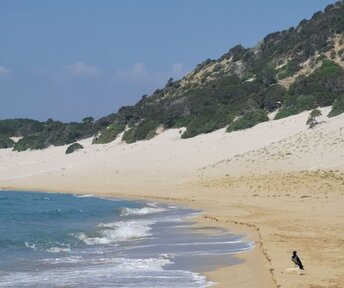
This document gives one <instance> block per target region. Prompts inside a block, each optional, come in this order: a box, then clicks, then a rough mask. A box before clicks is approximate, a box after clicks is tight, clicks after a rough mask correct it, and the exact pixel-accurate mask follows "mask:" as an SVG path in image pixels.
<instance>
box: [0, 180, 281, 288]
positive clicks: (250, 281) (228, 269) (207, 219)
mask: <svg viewBox="0 0 344 288" xmlns="http://www.w3.org/2000/svg"><path fill="white" fill-rule="evenodd" d="M1 190H6V191H23V192H41V193H61V194H75V195H83V194H90V195H94V196H95V197H109V198H118V199H122V200H134V201H135V200H138V201H147V200H151V201H156V202H159V203H162V204H174V205H179V206H185V207H187V208H191V209H199V210H201V211H202V213H203V215H202V216H199V217H196V218H194V220H195V221H196V225H197V226H200V227H209V226H210V227H221V228H224V229H226V230H227V231H228V232H230V233H233V234H235V235H241V236H243V239H244V240H245V241H249V242H254V247H252V249H251V250H248V251H243V252H237V253H234V254H233V255H234V256H235V257H236V258H237V259H240V260H243V262H242V263H237V264H234V265H230V266H224V267H219V268H217V269H215V270H213V271H206V272H202V273H200V274H201V275H204V276H206V277H207V279H208V281H210V282H213V283H214V284H213V285H212V286H211V287H214V288H227V287H243V288H251V287H252V288H253V287H262V288H263V287H265V288H270V287H271V288H272V287H277V286H276V283H275V281H274V279H273V276H272V274H270V273H267V271H270V270H267V269H266V268H268V266H269V261H268V258H267V257H266V256H267V255H265V254H264V253H263V250H262V245H263V243H262V241H261V237H260V234H259V230H257V228H256V227H254V226H252V225H249V224H246V223H237V222H236V221H226V222H222V221H220V220H218V219H217V218H215V217H211V216H208V215H206V214H207V211H206V210H204V208H203V206H202V208H201V206H199V205H197V204H198V203H197V201H195V202H194V201H192V202H191V201H186V200H185V199H171V198H164V197H154V196H149V195H141V196H137V195H122V194H117V193H115V194H114V195H109V193H102V192H98V193H95V192H94V191H93V192H92V191H72V190H71V191H61V190H59V189H57V190H55V189H50V190H46V189H40V188H37V189H36V188H24V187H20V188H16V187H1ZM259 283H260V284H259ZM238 285H239V286H238Z"/></svg>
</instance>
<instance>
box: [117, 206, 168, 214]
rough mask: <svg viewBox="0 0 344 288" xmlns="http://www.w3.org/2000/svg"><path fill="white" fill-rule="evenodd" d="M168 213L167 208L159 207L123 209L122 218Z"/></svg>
mask: <svg viewBox="0 0 344 288" xmlns="http://www.w3.org/2000/svg"><path fill="white" fill-rule="evenodd" d="M164 211H166V209H165V208H161V207H160V208H159V207H143V208H123V209H122V213H121V216H128V215H147V214H154V213H161V212H164Z"/></svg>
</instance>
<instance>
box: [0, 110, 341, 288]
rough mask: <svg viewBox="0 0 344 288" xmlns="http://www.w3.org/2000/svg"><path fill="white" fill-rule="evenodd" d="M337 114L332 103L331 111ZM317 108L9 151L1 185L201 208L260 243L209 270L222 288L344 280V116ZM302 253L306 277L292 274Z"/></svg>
mask: <svg viewBox="0 0 344 288" xmlns="http://www.w3.org/2000/svg"><path fill="white" fill-rule="evenodd" d="M322 111H323V114H324V115H327V113H328V111H329V108H324V109H322ZM308 115H309V112H304V113H301V114H299V115H296V116H292V117H289V118H286V119H281V120H278V121H270V122H266V123H262V124H259V125H257V126H255V127H254V128H251V129H248V130H245V131H239V132H233V133H225V131H224V129H221V130H218V131H215V132H213V133H210V134H206V135H200V136H198V137H195V138H192V139H186V140H182V139H180V131H179V130H178V129H172V130H168V131H165V132H163V133H161V134H160V135H158V136H157V137H155V138H154V139H152V140H150V141H142V142H139V143H134V144H130V145H128V144H124V143H121V141H120V139H117V140H116V141H114V142H112V143H110V144H105V145H91V141H92V140H91V139H86V140H83V141H80V143H81V144H82V145H84V147H85V149H83V150H80V151H78V152H75V153H73V154H69V155H65V154H64V152H65V150H66V146H63V147H50V148H48V149H45V150H43V151H27V152H20V153H17V152H12V151H10V150H9V149H4V150H0V187H2V188H3V189H28V190H43V191H59V192H61V191H65V192H73V193H92V194H98V195H109V196H119V197H127V198H149V199H152V198H154V199H157V200H160V201H169V202H174V203H179V204H183V205H188V206H190V207H194V208H200V209H202V210H204V211H205V214H204V216H203V217H202V218H201V219H200V223H201V224H202V223H205V224H206V225H220V226H224V227H227V228H229V229H230V230H232V231H233V232H236V233H241V234H245V235H246V237H247V238H248V239H251V240H254V241H255V242H256V247H255V248H254V249H253V251H251V252H248V253H243V254H240V255H238V257H242V258H243V259H245V263H243V264H240V265H237V266H233V267H223V268H221V269H218V270H217V271H211V272H208V273H206V274H207V275H208V276H209V278H210V279H212V280H213V281H215V282H218V283H219V284H218V285H217V287H254V288H259V287H262V288H269V287H312V288H320V287H336V288H339V287H344V268H343V267H344V225H343V224H344V212H343V211H344V208H343V207H344V115H340V116H337V117H334V118H330V119H328V118H326V117H322V119H321V121H322V123H321V124H319V125H317V126H316V127H315V128H314V129H307V127H306V125H305V123H306V120H307V117H308ZM293 250H297V251H298V252H299V256H300V257H301V259H302V260H303V262H304V266H305V269H306V270H305V275H297V274H287V273H286V269H287V268H290V267H293V265H292V263H291V261H290V257H291V253H292V251H293Z"/></svg>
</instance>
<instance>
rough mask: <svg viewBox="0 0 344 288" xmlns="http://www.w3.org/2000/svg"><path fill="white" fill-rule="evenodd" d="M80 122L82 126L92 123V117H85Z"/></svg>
mask: <svg viewBox="0 0 344 288" xmlns="http://www.w3.org/2000/svg"><path fill="white" fill-rule="evenodd" d="M82 122H83V123H84V124H87V123H92V122H94V118H93V117H91V116H90V117H85V118H84V119H82Z"/></svg>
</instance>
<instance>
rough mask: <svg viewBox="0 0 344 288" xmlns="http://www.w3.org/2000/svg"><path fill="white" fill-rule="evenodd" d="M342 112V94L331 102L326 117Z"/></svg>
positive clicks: (343, 110)
mask: <svg viewBox="0 0 344 288" xmlns="http://www.w3.org/2000/svg"><path fill="white" fill-rule="evenodd" d="M343 112H344V94H342V95H340V96H338V97H337V99H336V100H335V101H334V102H333V105H332V110H331V112H330V113H329V114H328V117H334V116H337V115H339V114H342V113H343Z"/></svg>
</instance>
